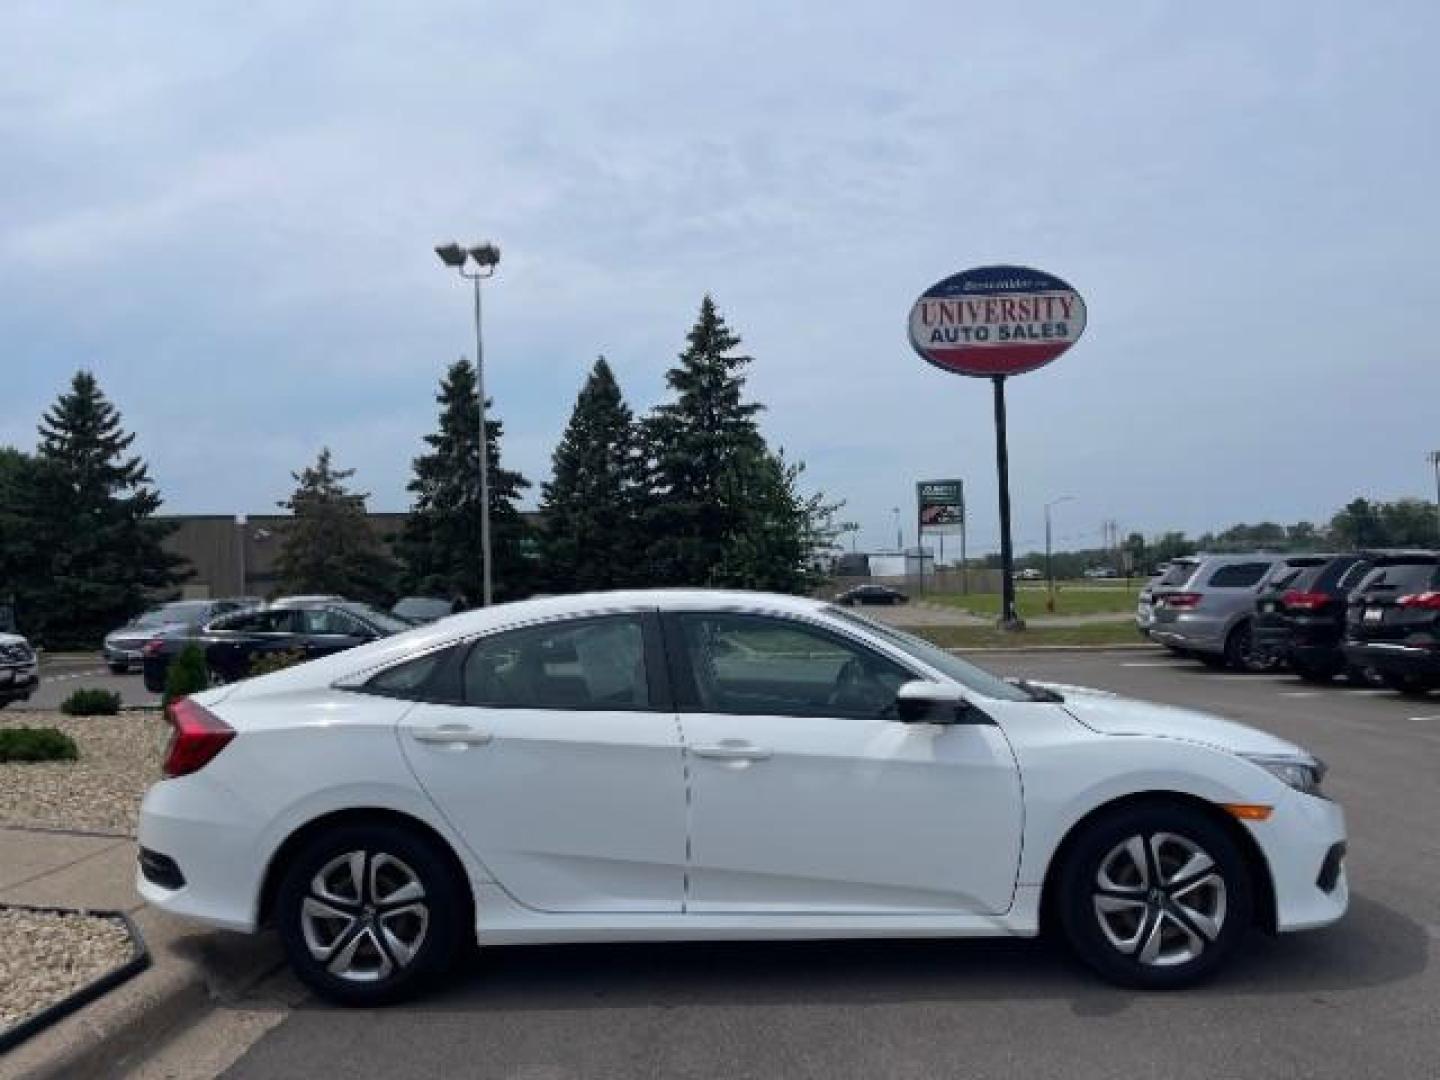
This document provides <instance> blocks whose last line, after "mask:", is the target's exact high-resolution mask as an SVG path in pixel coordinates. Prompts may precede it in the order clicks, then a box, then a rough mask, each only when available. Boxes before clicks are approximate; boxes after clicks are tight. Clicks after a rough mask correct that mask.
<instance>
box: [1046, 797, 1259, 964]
mask: <svg viewBox="0 0 1440 1080" xmlns="http://www.w3.org/2000/svg"><path fill="white" fill-rule="evenodd" d="M1059 884H1060V888H1061V892H1060V895H1059V897H1058V898H1057V911H1058V914H1059V916H1060V921H1061V925H1062V926H1063V928H1064V930H1065V935H1066V937H1067V938H1068V939H1069V941H1070V943H1071V945H1072V947H1073V948H1074V950H1075V952H1076V953H1077V954H1078V955H1079V957H1080V958H1081V959H1082V960H1083V961H1084V962H1085V963H1086V964H1088V965H1089V966H1090V967H1092V968H1094V969H1095V970H1096V971H1098V972H1099V973H1100V974H1101V975H1103V976H1104V977H1105V978H1107V979H1109V980H1110V981H1112V982H1115V983H1119V984H1120V985H1122V986H1130V987H1135V988H1137V989H1144V990H1172V989H1178V988H1180V987H1184V986H1189V985H1191V984H1193V983H1195V982H1197V981H1199V980H1201V979H1204V978H1205V977H1207V976H1208V975H1210V974H1212V973H1213V972H1214V971H1215V970H1216V969H1217V968H1218V967H1219V966H1220V965H1221V964H1222V963H1223V962H1224V961H1225V959H1226V958H1227V957H1228V956H1229V955H1230V954H1231V953H1232V952H1233V951H1234V950H1235V947H1236V946H1237V945H1238V944H1239V943H1240V941H1241V939H1242V938H1243V937H1244V935H1245V933H1246V932H1247V931H1248V929H1249V927H1250V923H1251V915H1252V910H1253V890H1252V886H1251V882H1250V878H1249V874H1248V871H1247V869H1246V865H1245V859H1244V857H1243V855H1242V854H1241V852H1240V850H1239V847H1238V846H1237V844H1236V842H1235V841H1234V840H1233V839H1232V838H1231V837H1230V836H1229V835H1228V833H1227V832H1226V830H1225V828H1224V827H1223V826H1221V825H1220V824H1217V823H1216V822H1215V821H1213V820H1211V819H1210V818H1209V817H1208V816H1207V815H1206V814H1204V813H1203V812H1201V811H1199V810H1196V809H1194V808H1192V807H1189V806H1185V805H1182V804H1179V803H1176V804H1166V803H1154V804H1140V805H1137V806H1133V807H1130V808H1127V809H1123V810H1120V811H1117V812H1116V813H1113V814H1109V815H1107V816H1105V817H1104V818H1101V819H1100V820H1098V821H1096V822H1094V823H1093V824H1092V825H1090V826H1088V827H1087V828H1086V829H1085V831H1084V833H1082V834H1081V835H1080V836H1079V837H1078V838H1077V839H1076V842H1075V844H1074V845H1073V846H1072V847H1071V849H1070V854H1069V856H1068V858H1067V861H1066V863H1065V865H1064V866H1063V867H1062V870H1061V874H1060V877H1059Z"/></svg>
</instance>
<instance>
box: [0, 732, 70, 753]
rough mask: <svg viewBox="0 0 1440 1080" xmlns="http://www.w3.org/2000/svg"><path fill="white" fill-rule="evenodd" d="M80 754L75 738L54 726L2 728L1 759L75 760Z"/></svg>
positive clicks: (0, 740) (0, 734) (0, 738)
mask: <svg viewBox="0 0 1440 1080" xmlns="http://www.w3.org/2000/svg"><path fill="white" fill-rule="evenodd" d="M79 756H80V751H79V750H78V749H77V748H76V746H75V740H74V739H72V738H70V736H69V735H66V734H65V733H64V732H63V731H57V730H55V728H53V727H47V728H30V727H17V728H0V761H74V760H75V759H76V758H78V757H79Z"/></svg>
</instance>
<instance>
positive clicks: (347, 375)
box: [0, 0, 1440, 543]
mask: <svg viewBox="0 0 1440 1080" xmlns="http://www.w3.org/2000/svg"><path fill="white" fill-rule="evenodd" d="M1437 21H1440V19H1437V16H1436V14H1435V13H1434V12H1433V11H1432V10H1431V8H1430V7H1429V6H1427V5H1423V4H1419V3H1408V4H1405V3H1402V4H1397V5H1394V6H1393V7H1391V8H1387V9H1386V10H1384V11H1375V12H1367V15H1366V18H1365V19H1364V20H1355V19H1353V18H1352V17H1351V16H1350V14H1349V13H1348V9H1346V8H1344V7H1343V6H1341V5H1339V4H1338V3H1333V2H1323V3H1309V4H1303V5H1302V4H1300V3H1298V2H1294V0H1292V2H1287V3H1282V4H1278V5H1271V6H1268V7H1266V8H1264V9H1250V8H1247V9H1246V10H1245V16H1244V18H1243V19H1239V18H1236V12H1235V10H1233V9H1230V8H1228V7H1227V6H1226V5H1221V6H1218V7H1215V6H1212V7H1209V8H1203V9H1199V8H1196V7H1194V6H1193V5H1176V4H1166V3H1158V2H1157V3H1149V4H1141V5H1132V6H1131V7H1130V8H1128V9H1126V11H1124V12H1120V11H1114V12H1109V11H1101V12H1097V11H1094V10H1090V9H1078V8H1075V7H1074V6H1073V5H1064V4H1059V3H1042V4H1038V5H1032V6H1031V7H1029V8H1026V9H1025V10H1024V11H1023V12H1022V11H1020V10H1019V9H1013V8H1004V7H996V6H994V5H989V6H983V5H958V6H957V5H954V4H942V3H939V2H938V0H936V2H923V3H922V2H918V0H917V2H907V3H901V4H896V5H888V6H883V7H877V6H875V5H863V4H859V3H841V4H835V5H831V6H830V7H828V8H826V9H825V12H824V14H823V17H822V16H818V15H817V12H816V11H814V10H811V9H800V8H794V9H792V8H785V7H778V8H777V7H776V6H775V5H773V4H762V3H758V2H737V3H734V4H727V5H725V6H723V7H719V6H712V5H671V6H670V7H669V8H664V7H656V6H654V5H640V4H634V3H622V2H619V0H613V2H599V3H596V4H592V5H587V6H586V9H585V12H584V17H583V19H581V18H577V16H576V13H575V11H574V10H568V11H567V10H563V9H549V8H540V9H537V8H535V7H534V6H522V5H511V4H486V5H476V4H473V3H460V2H453V3H439V4H426V5H423V6H419V7H416V6H399V7H397V6H394V5H386V4H364V3H360V4H347V5H334V4H313V3H284V4H281V3H266V4H259V5H251V6H250V7H247V9H246V13H245V16H244V18H236V17H235V16H234V13H233V12H229V11H228V10H222V9H218V8H214V7H205V6H198V5H181V4H168V5H158V6H149V7H146V8H144V9H135V8H133V7H129V8H127V7H123V6H122V7H116V6H114V5H107V4H99V3H94V4H66V5H58V6H57V5H53V4H44V3H30V4H20V5H11V6H9V7H7V8H6V10H5V12H4V13H3V14H0V34H4V38H5V40H7V41H9V42H12V43H15V45H16V48H14V49H13V50H12V51H13V53H14V56H13V62H12V63H9V64H7V68H6V71H5V72H4V73H3V74H0V175H3V176H4V177H5V180H6V185H7V192H6V198H5V199H4V200H0V289H3V290H4V295H5V296H6V303H5V304H3V305H0V340H3V341H4V342H5V354H4V355H5V357H6V359H5V360H4V361H3V364H4V369H3V370H4V375H5V378H6V386H7V395H6V397H5V399H4V404H3V409H0V434H3V436H4V437H7V438H11V439H14V440H18V441H21V442H24V441H25V440H26V439H27V438H28V437H29V436H28V432H29V431H30V430H31V429H32V428H33V423H34V419H35V418H36V417H38V415H39V413H40V411H41V410H43V408H44V407H45V406H46V405H47V404H48V402H49V401H50V400H51V399H52V398H53V396H54V394H55V393H56V392H57V390H58V389H59V387H60V386H62V385H63V383H64V381H65V379H66V378H67V377H68V375H69V374H70V372H71V371H72V370H73V369H74V368H75V367H77V366H80V365H81V364H89V365H93V366H94V367H95V368H96V369H97V370H98V371H99V372H100V374H101V378H102V381H103V383H104V385H105V386H106V387H107V389H108V390H109V391H110V393H111V394H112V396H113V397H115V399H116V400H117V402H118V403H120V404H121V406H122V408H124V409H125V411H126V415H127V419H129V420H130V421H131V422H132V424H133V425H134V426H136V427H137V428H143V430H142V440H141V441H142V444H143V445H144V447H145V449H146V452H147V453H148V454H150V456H151V458H152V464H153V466H154V471H155V473H156V475H157V476H158V477H160V478H161V479H162V481H163V483H164V484H165V489H166V491H165V493H166V495H167V499H168V501H169V504H170V506H171V507H172V508H175V509H180V510H195V511H202V510H226V511H228V510H232V509H234V508H235V507H236V506H247V505H248V506H252V507H255V508H257V509H258V508H263V507H264V506H267V505H269V504H271V503H273V501H274V500H275V499H277V498H279V497H281V496H282V495H283V494H284V492H285V490H286V488H287V487H288V484H289V476H288V474H289V471H290V470H292V469H295V468H298V467H300V466H301V465H303V464H304V463H305V461H306V460H307V459H308V458H309V456H310V455H311V454H312V452H313V448H314V447H315V446H318V445H319V444H320V443H322V442H328V443H330V444H332V445H334V446H335V447H336V450H337V453H338V454H340V455H341V459H342V461H343V460H347V459H348V461H349V462H350V463H351V464H355V465H356V466H357V467H358V468H359V469H360V475H359V476H358V477H357V480H358V481H359V482H360V483H361V484H362V485H363V486H365V487H368V488H370V489H372V490H373V491H374V492H375V495H376V502H377V504H378V505H384V506H386V507H394V506H398V505H403V502H404V498H405V496H404V482H405V479H406V470H407V469H408V464H409V461H410V458H411V457H413V455H414V454H415V453H416V452H417V450H418V449H419V440H420V437H421V435H422V434H423V433H424V431H425V430H426V429H427V428H428V426H429V425H430V423H431V422H432V420H433V415H432V414H433V402H432V397H433V393H434V387H435V383H436V381H437V380H438V377H439V374H440V372H441V370H442V369H443V367H444V365H445V364H446V363H447V362H449V361H450V360H452V359H453V358H454V357H455V356H456V355H458V354H460V353H462V352H463V353H469V352H471V351H473V345H472V339H471V329H470V323H469V318H470V313H469V307H468V303H469V298H468V294H467V293H466V291H465V287H464V286H463V284H462V283H460V282H458V281H456V280H455V279H454V278H453V276H451V275H448V274H447V273H446V272H445V271H444V270H443V268H441V267H440V266H439V265H438V263H437V262H436V261H435V259H434V256H433V254H432V253H431V250H430V248H431V246H432V245H433V244H434V243H436V242H437V241H441V240H445V239H449V238H451V237H457V238H459V239H466V240H468V239H480V238H485V237H490V238H494V239H496V240H497V241H498V242H499V243H500V245H501V247H502V250H503V259H502V263H501V267H500V272H499V274H498V276H497V278H496V280H495V281H494V282H493V283H492V284H491V285H490V286H487V291H486V301H487V308H486V335H487V360H488V361H489V368H488V377H489V384H490V386H491V389H492V390H493V392H494V396H495V399H496V407H497V411H498V412H499V413H500V415H502V416H503V417H504V419H505V421H506V424H507V430H508V431H509V432H510V441H509V443H508V445H507V451H506V453H507V459H508V460H510V461H512V462H514V463H516V464H518V465H519V466H520V467H521V468H522V469H524V471H525V472H526V473H527V474H528V475H530V476H531V477H532V479H535V480H537V481H538V480H540V479H542V478H543V476H544V474H545V471H546V470H547V468H548V460H549V449H550V446H551V444H552V442H553V439H554V438H555V436H556V435H558V433H559V431H560V429H561V428H562V426H563V424H564V422H565V419H566V416H567V414H568V411H569V408H570V405H571V403H572V401H573V396H574V393H575V391H576V389H577V388H578V386H579V383H580V380H581V379H582V377H583V373H584V371H585V370H586V369H587V368H588V366H589V364H590V363H591V362H592V361H593V359H594V356H595V355H596V354H597V353H600V352H604V353H606V354H607V355H608V356H609V357H610V358H611V360H612V361H613V362H614V363H615V365H616V367H617V371H618V372H619V374H620V377H621V379H622V383H623V385H624V387H625V389H626V392H627V395H628V396H629V397H630V398H631V400H632V403H633V404H635V405H636V406H637V407H639V408H642V409H643V408H645V407H648V406H649V405H651V404H653V403H654V402H655V401H656V400H657V399H658V398H659V396H660V395H661V393H662V391H663V382H662V379H663V372H664V369H665V368H666V367H667V366H668V365H669V364H670V363H671V362H672V360H673V357H674V355H675V354H676V353H677V352H678V351H679V349H680V348H681V347H682V345H683V339H684V334H685V331H686V329H687V328H688V325H689V322H690V320H691V319H692V318H693V315H694V311H695V309H696V306H697V305H698V302H699V298H700V296H701V295H702V294H703V293H704V292H706V291H711V292H713V293H714V294H715V295H716V297H717V299H718V300H719V302H720V304H721V306H722V309H723V310H724V311H725V313H726V314H727V315H728V316H729V317H730V318H731V320H732V323H733V324H734V326H735V328H736V329H737V330H738V331H739V332H740V333H741V334H742V335H743V336H744V337H745V339H746V347H747V348H748V349H749V350H750V351H751V352H752V353H753V354H754V355H755V357H756V363H755V365H754V367H753V371H752V375H751V386H752V389H753V391H754V393H755V394H756V395H757V396H758V397H759V398H761V399H762V400H764V401H765V402H766V404H767V406H768V409H767V412H766V414H765V417H764V423H765V425H766V430H767V432H769V434H770V435H771V437H772V438H773V440H774V441H776V442H777V443H783V445H784V446H785V447H786V448H787V451H789V452H790V453H791V454H793V455H794V456H796V457H799V458H804V459H806V460H808V461H809V462H810V469H809V472H808V473H807V476H808V478H809V479H810V480H811V481H812V482H813V483H815V484H816V485H818V486H820V487H823V488H824V489H825V490H826V491H827V492H829V493H830V494H832V495H834V496H838V497H843V498H846V499H847V500H848V501H849V503H850V505H849V507H848V509H847V515H848V516H852V517H855V518H857V519H858V520H860V521H862V522H863V523H864V524H865V526H866V532H865V533H864V534H863V535H862V542H873V543H881V542H884V539H885V537H886V536H887V535H889V530H890V518H891V515H890V507H892V506H894V505H896V504H897V503H899V504H907V505H908V502H909V500H910V499H911V498H912V496H911V494H910V492H911V491H912V490H913V488H912V484H913V481H914V480H915V479H917V478H919V477H920V476H922V475H934V474H952V473H953V474H958V475H961V476H964V477H966V478H967V479H968V480H969V482H970V486H971V501H972V508H973V511H974V514H975V526H976V530H975V531H976V535H977V537H984V536H987V535H990V534H993V532H994V522H993V513H992V511H991V509H990V507H991V505H992V504H993V502H994V484H993V479H992V477H993V442H992V436H991V431H990V415H989V412H990V399H989V388H988V387H987V386H986V385H985V384H984V383H978V382H969V381H966V380H960V379H955V378H949V377H947V376H945V375H943V374H941V373H938V372H936V371H934V370H933V369H930V368H928V367H926V366H924V365H923V364H921V363H920V361H919V360H918V359H917V358H915V357H914V356H913V355H911V354H909V352H908V346H907V345H906V343H905V339H904V320H905V313H906V310H907V308H908V306H909V304H910V302H911V300H912V299H913V298H914V296H915V295H916V294H917V293H918V292H919V291H920V290H921V289H923V288H924V287H925V286H927V285H929V284H930V283H931V282H932V281H934V280H936V279H938V278H940V277H942V276H945V275H946V274H949V273H952V272H954V271H955V270H958V269H961V268H963V267H965V266H968V265H976V264H980V263H985V262H992V261H1002V260H1003V261H1019V262H1028V263H1032V264H1035V265H1040V266H1043V267H1046V268H1049V269H1052V270H1054V271H1055V272H1057V273H1060V274H1061V275H1062V276H1064V277H1066V278H1067V279H1069V280H1072V281H1073V282H1074V283H1075V284H1076V285H1077V286H1078V287H1080V288H1081V289H1082V291H1084V292H1085V294H1086V296H1087V299H1088V300H1089V305H1090V311H1091V318H1092V322H1091V325H1090V328H1089V330H1088V331H1087V334H1086V337H1085V339H1084V340H1083V341H1082V342H1081V344H1080V345H1079V346H1077V347H1076V348H1075V349H1074V350H1073V351H1072V352H1071V353H1070V354H1069V355H1067V356H1066V357H1064V358H1063V359H1062V360H1061V361H1060V362H1059V363H1057V364H1056V365H1054V366H1053V367H1052V368H1050V369H1047V370H1045V371H1043V372H1041V373H1038V374H1036V375H1034V376H1029V377H1027V378H1026V379H1024V380H1022V381H1019V382H1017V383H1016V384H1015V385H1014V386H1013V387H1012V446H1011V450H1012V454H1013V459H1014V466H1013V473H1014V476H1013V479H1014V488H1015V497H1016V506H1017V516H1018V519H1019V526H1018V531H1019V532H1020V533H1021V534H1022V535H1028V534H1029V533H1033V532H1035V521H1036V520H1037V519H1038V512H1039V506H1040V504H1041V503H1042V502H1043V501H1044V500H1045V499H1047V498H1052V497H1054V496H1055V495H1056V494H1057V493H1059V494H1072V495H1075V496H1076V497H1077V503H1076V505H1075V506H1074V507H1067V514H1073V515H1075V516H1076V517H1077V518H1078V517H1079V516H1080V515H1087V516H1088V517H1090V518H1093V519H1094V521H1095V523H1097V524H1098V522H1099V520H1101V519H1102V518H1110V517H1114V518H1118V519H1120V520H1121V521H1122V524H1123V525H1125V526H1132V527H1135V528H1139V529H1145V530H1158V529H1160V528H1164V527H1186V528H1190V529H1201V528H1204V527H1207V526H1210V525H1221V524H1225V523H1227V522H1229V521H1231V520H1233V519H1237V518H1247V517H1248V518H1260V517H1270V518H1276V517H1281V518H1283V517H1298V516H1309V517H1316V516H1323V515H1324V514H1326V513H1328V512H1329V510H1330V509H1331V508H1333V507H1334V506H1335V505H1337V504H1338V503H1339V502H1341V501H1343V500H1344V499H1345V498H1348V497H1349V496H1350V495H1351V494H1352V493H1353V492H1355V491H1358V490H1368V491H1375V492H1377V493H1378V492H1386V493H1392V494H1401V493H1406V492H1411V491H1413V492H1414V493H1416V494H1423V493H1424V492H1425V490H1427V489H1425V488H1424V481H1425V474H1424V473H1423V471H1422V469H1421V468H1420V465H1421V464H1423V462H1421V461H1420V457H1421V455H1422V454H1423V451H1424V450H1425V449H1429V448H1430V447H1428V446H1425V445H1424V443H1425V440H1426V438H1427V435H1426V432H1427V431H1429V430H1431V429H1432V428H1433V425H1432V424H1431V423H1430V422H1429V416H1428V412H1427V411H1426V403H1427V402H1428V400H1430V398H1433V393H1431V394H1428V395H1427V394H1426V393H1424V392H1423V391H1424V390H1425V389H1426V388H1429V389H1432V390H1433V388H1434V386H1435V375H1434V367H1433V363H1432V361H1431V359H1430V357H1429V354H1428V351H1427V350H1428V348H1429V345H1428V341H1429V336H1430V335H1429V330H1428V308H1427V304H1428V300H1427V297H1428V286H1427V285H1426V282H1428V280H1429V277H1431V276H1433V275H1431V273H1430V269H1429V260H1430V257H1431V254H1430V249H1431V247H1432V246H1433V245H1431V244H1429V243H1428V241H1427V238H1428V237H1429V236H1430V235H1432V234H1433V233H1434V231H1435V224H1436V222H1435V212H1434V210H1433V208H1432V206H1431V198H1430V194H1431V191H1432V190H1433V187H1434V182H1435V180H1436V171H1437V170H1436V150H1435V144H1434V140H1433V138H1432V137H1431V136H1430V133H1431V132H1433V131H1434V130H1435V128H1436V126H1437V124H1436V122H1437V120H1440V117H1437V116H1436V112H1437V107H1436V105H1435V104H1434V102H1433V100H1432V99H1433V95H1427V94H1423V93H1420V92H1418V88H1420V87H1423V86H1425V85H1428V72H1429V67H1430V58H1429V55H1428V52H1427V45H1426V42H1427V41H1428V40H1429V38H1430V37H1431V36H1433V32H1434V31H1435V30H1436V29H1437V26H1436V23H1437ZM1397 387H1403V388H1404V389H1403V390H1401V391H1399V392H1397V390H1396V388H1397ZM1362 407H1364V408H1369V409H1371V410H1374V412H1373V413H1372V415H1382V416H1384V417H1385V438H1384V440H1382V441H1383V445H1381V444H1380V442H1379V441H1377V444H1376V445H1374V446H1370V445H1369V444H1367V443H1366V442H1365V441H1364V440H1363V439H1359V440H1358V441H1354V442H1352V441H1350V440H1348V439H1344V438H1337V437H1336V435H1335V433H1336V432H1340V431H1344V432H1350V431H1353V430H1355V425H1356V422H1357V416H1356V413H1357V410H1359V409H1360V408H1362ZM217 475H219V476H224V477H225V478H226V482H225V484H224V485H217V484H216V483H214V482H213V479H212V478H213V477H214V476H217ZM220 503H223V505H218V504H220Z"/></svg>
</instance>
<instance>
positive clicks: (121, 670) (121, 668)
mask: <svg viewBox="0 0 1440 1080" xmlns="http://www.w3.org/2000/svg"><path fill="white" fill-rule="evenodd" d="M109 667H110V674H111V675H128V674H129V673H130V665H129V664H126V663H119V664H111V665H109Z"/></svg>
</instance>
